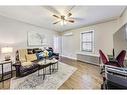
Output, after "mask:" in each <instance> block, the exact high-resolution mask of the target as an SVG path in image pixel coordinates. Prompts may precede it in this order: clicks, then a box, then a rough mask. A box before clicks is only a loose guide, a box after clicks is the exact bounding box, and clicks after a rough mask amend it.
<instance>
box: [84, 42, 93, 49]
mask: <svg viewBox="0 0 127 95" xmlns="http://www.w3.org/2000/svg"><path fill="white" fill-rule="evenodd" d="M91 44H92V43H83V50H86V51H92V45H91Z"/></svg>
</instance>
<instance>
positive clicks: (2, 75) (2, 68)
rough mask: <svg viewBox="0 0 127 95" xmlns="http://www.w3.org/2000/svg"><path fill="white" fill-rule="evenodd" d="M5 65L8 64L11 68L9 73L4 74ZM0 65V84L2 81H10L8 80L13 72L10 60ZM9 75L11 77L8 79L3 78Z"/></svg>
mask: <svg viewBox="0 0 127 95" xmlns="http://www.w3.org/2000/svg"><path fill="white" fill-rule="evenodd" d="M5 64H10V66H11V68H10V69H11V70H10V71H9V72H4V65H5ZM0 65H1V68H0V69H1V71H2V72H1V80H0V82H2V81H5V80H8V79H10V78H12V77H13V70H12V61H11V60H9V61H1V62H0ZM9 74H11V76H10V77H8V78H4V76H7V75H9Z"/></svg>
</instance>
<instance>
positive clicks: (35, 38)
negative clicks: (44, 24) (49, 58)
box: [27, 31, 46, 46]
mask: <svg viewBox="0 0 127 95" xmlns="http://www.w3.org/2000/svg"><path fill="white" fill-rule="evenodd" d="M27 45H28V46H44V45H46V35H45V34H42V33H40V32H36V31H29V32H27Z"/></svg>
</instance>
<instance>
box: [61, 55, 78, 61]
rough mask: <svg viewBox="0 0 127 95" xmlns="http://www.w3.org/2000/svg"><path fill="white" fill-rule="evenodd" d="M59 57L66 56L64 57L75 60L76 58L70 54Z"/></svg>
mask: <svg viewBox="0 0 127 95" xmlns="http://www.w3.org/2000/svg"><path fill="white" fill-rule="evenodd" d="M61 57H66V58H69V59H73V60H77V58H75V57H70V56H65V55H61Z"/></svg>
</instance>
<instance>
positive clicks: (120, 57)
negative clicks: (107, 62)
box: [116, 50, 126, 67]
mask: <svg viewBox="0 0 127 95" xmlns="http://www.w3.org/2000/svg"><path fill="white" fill-rule="evenodd" d="M125 56H126V51H125V50H122V51H121V52H120V53H119V55H118V56H117V57H116V60H117V61H118V63H119V65H120V66H122V67H124V59H125Z"/></svg>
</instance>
